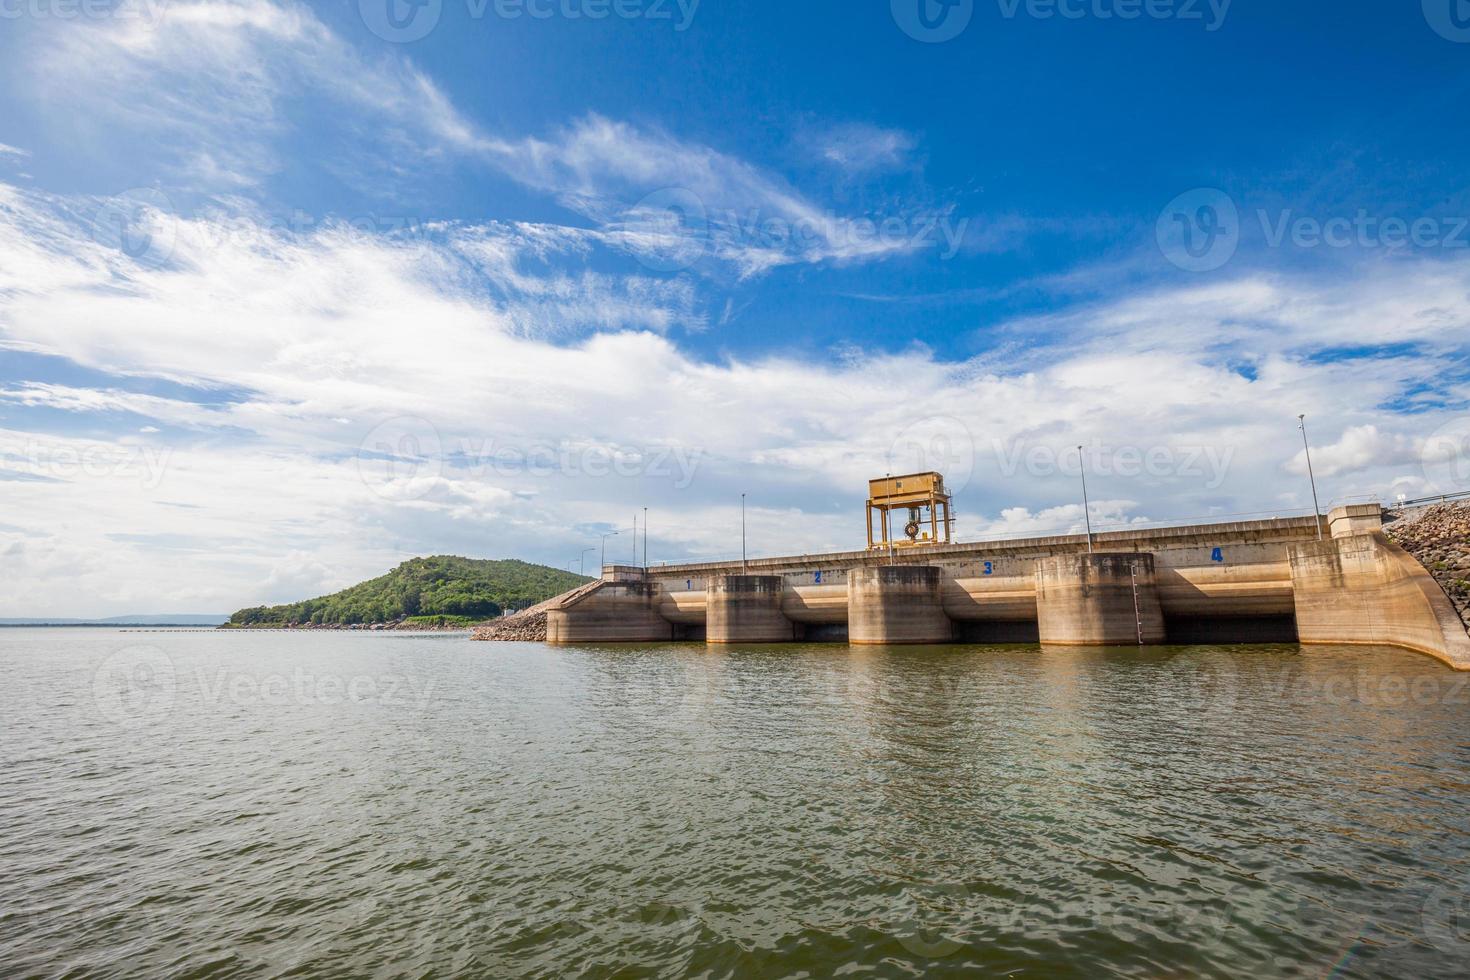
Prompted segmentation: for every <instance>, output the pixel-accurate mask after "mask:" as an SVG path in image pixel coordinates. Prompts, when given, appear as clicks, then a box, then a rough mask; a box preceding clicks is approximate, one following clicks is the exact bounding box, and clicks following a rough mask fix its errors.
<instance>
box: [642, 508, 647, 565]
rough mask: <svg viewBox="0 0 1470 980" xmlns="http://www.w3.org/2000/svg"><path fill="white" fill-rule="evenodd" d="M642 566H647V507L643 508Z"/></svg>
mask: <svg viewBox="0 0 1470 980" xmlns="http://www.w3.org/2000/svg"><path fill="white" fill-rule="evenodd" d="M643 567H644V568H647V567H648V508H647V507H645V508H643Z"/></svg>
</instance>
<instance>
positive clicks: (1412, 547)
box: [1383, 503, 1470, 629]
mask: <svg viewBox="0 0 1470 980" xmlns="http://www.w3.org/2000/svg"><path fill="white" fill-rule="evenodd" d="M1383 530H1384V532H1385V533H1386V534H1387V535H1388V536H1389V537H1390V538H1392V539H1393V540H1394V541H1396V542H1398V544H1399V547H1401V548H1403V549H1404V550H1405V551H1407V552H1408V553H1409V554H1411V555H1413V556H1414V557H1415V558H1417V559H1419V562H1420V564H1422V565H1423V566H1424V567H1425V568H1427V569H1429V574H1431V575H1433V576H1434V578H1435V581H1437V582H1439V584H1440V587H1441V588H1443V589H1444V590H1445V594H1446V595H1448V596H1449V597H1450V601H1451V602H1453V603H1454V604H1455V609H1456V610H1457V611H1458V612H1459V614H1460V619H1461V620H1463V621H1464V622H1465V624H1466V628H1467V629H1470V503H1453V504H1450V503H1445V504H1435V505H1433V506H1430V507H1424V508H1416V509H1414V510H1409V511H1405V512H1404V513H1403V515H1402V516H1401V517H1400V518H1399V519H1398V520H1396V521H1394V522H1393V523H1391V524H1389V525H1387V526H1386V527H1384V529H1383Z"/></svg>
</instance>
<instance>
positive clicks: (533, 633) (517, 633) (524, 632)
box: [475, 610, 546, 643]
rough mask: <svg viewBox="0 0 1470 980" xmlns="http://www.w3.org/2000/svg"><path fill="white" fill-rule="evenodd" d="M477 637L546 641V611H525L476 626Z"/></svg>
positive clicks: (501, 640) (511, 640) (512, 640)
mask: <svg viewBox="0 0 1470 980" xmlns="http://www.w3.org/2000/svg"><path fill="white" fill-rule="evenodd" d="M475 639H477V640H498V641H500V642H511V643H514V642H522V643H544V642H546V611H545V610H540V611H537V612H529V611H528V612H524V613H521V614H519V615H517V616H507V617H505V618H504V619H499V620H496V621H495V622H493V623H486V624H485V625H483V626H477V627H475Z"/></svg>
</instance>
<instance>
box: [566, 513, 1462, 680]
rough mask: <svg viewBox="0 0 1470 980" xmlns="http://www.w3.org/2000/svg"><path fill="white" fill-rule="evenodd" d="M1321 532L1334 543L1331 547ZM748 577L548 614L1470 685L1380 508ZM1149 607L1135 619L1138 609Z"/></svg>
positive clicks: (685, 633) (569, 604)
mask: <svg viewBox="0 0 1470 980" xmlns="http://www.w3.org/2000/svg"><path fill="white" fill-rule="evenodd" d="M1319 528H1321V529H1322V530H1323V531H1327V530H1330V531H1331V533H1332V535H1333V537H1332V538H1330V539H1328V540H1325V541H1319V540H1318V534H1319ZM1093 543H1094V545H1095V547H1096V549H1097V552H1098V553H1097V554H1089V551H1088V540H1087V538H1086V537H1085V536H1083V535H1080V534H1076V535H1058V536H1050V537H1038V538H1027V539H1012V540H1007V541H979V542H973V543H967V544H952V545H936V546H933V547H916V548H908V549H904V550H903V552H902V553H901V554H900V555H899V556H898V559H897V563H895V561H894V558H893V556H890V555H888V554H886V553H875V552H872V551H852V552H839V553H835V554H824V555H793V556H789V557H784V558H763V559H753V560H750V561H748V562H744V563H742V562H711V563H690V564H678V565H661V566H655V567H653V568H647V569H644V568H639V567H636V566H627V565H620V566H609V567H607V568H605V569H604V570H603V579H602V581H600V582H597V583H595V584H593V585H591V586H588V587H584V588H582V589H579V590H577V591H576V592H574V593H569V594H568V595H567V596H564V597H561V599H560V600H559V601H556V602H553V603H551V604H550V606H549V611H548V613H547V620H548V635H549V637H550V639H551V640H552V641H553V642H558V643H605V642H609V643H610V642H653V641H658V640H701V639H707V640H708V641H709V642H711V643H719V644H728V643H773V642H783V641H791V640H821V641H829V642H841V641H847V642H850V643H855V644H890V643H891V644H905V643H948V642H953V641H956V640H960V639H964V640H968V641H979V642H1033V643H1034V642H1037V640H1038V639H1039V641H1040V642H1041V643H1044V644H1062V645H1079V644H1088V645H1091V644H1101V645H1124V646H1134V645H1137V644H1138V643H1139V642H1140V636H1141V638H1142V642H1143V643H1145V644H1153V643H1167V642H1191V643H1194V642H1198V643H1213V642H1292V641H1294V640H1297V639H1298V638H1300V640H1301V642H1303V643H1374V644H1385V645H1392V646H1398V647H1402V648H1405V649H1408V650H1417V651H1420V652H1423V653H1427V654H1430V655H1431V656H1434V657H1437V658H1439V659H1440V660H1442V661H1444V662H1445V663H1447V664H1450V665H1451V666H1454V667H1456V668H1457V669H1462V670H1470V634H1467V633H1466V631H1465V628H1464V626H1463V625H1462V624H1461V623H1460V621H1459V619H1458V617H1457V616H1456V615H1455V612H1454V608H1453V605H1452V604H1451V603H1450V602H1449V599H1448V598H1447V597H1446V596H1445V595H1444V593H1443V591H1442V590H1440V588H1439V586H1438V583H1436V582H1435V581H1434V579H1433V578H1432V577H1431V576H1430V575H1429V573H1428V572H1427V571H1426V570H1425V569H1424V568H1423V567H1422V566H1420V565H1419V564H1418V562H1416V561H1415V560H1414V559H1413V558H1412V557H1411V556H1410V555H1408V554H1407V553H1405V552H1403V551H1402V550H1401V549H1399V548H1398V546H1397V545H1394V544H1393V542H1391V541H1389V540H1388V539H1387V538H1386V537H1385V536H1384V535H1383V532H1382V511H1381V508H1379V507H1378V505H1376V504H1371V505H1354V506H1351V507H1340V508H1337V509H1336V510H1334V511H1333V512H1332V513H1331V514H1328V515H1327V516H1326V520H1325V521H1324V520H1322V519H1320V518H1311V517H1297V518H1284V519H1277V520H1266V521H1242V522H1235V523H1229V524H1204V525H1193V526H1188V527H1169V528H1146V529H1133V530H1127V531H1113V532H1105V533H1100V534H1095V535H1093ZM1135 603H1136V604H1135Z"/></svg>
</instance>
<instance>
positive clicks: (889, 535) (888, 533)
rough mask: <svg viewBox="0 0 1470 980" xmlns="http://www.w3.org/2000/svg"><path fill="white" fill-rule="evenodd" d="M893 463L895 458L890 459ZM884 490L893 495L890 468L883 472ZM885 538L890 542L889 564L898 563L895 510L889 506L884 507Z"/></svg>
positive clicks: (889, 462) (890, 464) (891, 463)
mask: <svg viewBox="0 0 1470 980" xmlns="http://www.w3.org/2000/svg"><path fill="white" fill-rule="evenodd" d="M888 465H889V466H892V465H893V460H891V459H890V460H889V461H888ZM883 492H884V493H886V494H888V495H889V496H892V495H893V471H892V470H889V471H888V472H887V473H884V474H883ZM883 540H884V541H887V542H888V564H890V565H894V564H897V558H898V552H897V550H896V545H895V544H894V541H893V511H892V510H890V509H889V508H887V507H884V508H883Z"/></svg>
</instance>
